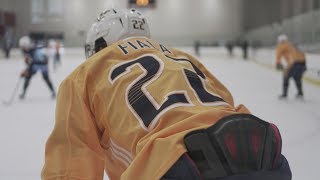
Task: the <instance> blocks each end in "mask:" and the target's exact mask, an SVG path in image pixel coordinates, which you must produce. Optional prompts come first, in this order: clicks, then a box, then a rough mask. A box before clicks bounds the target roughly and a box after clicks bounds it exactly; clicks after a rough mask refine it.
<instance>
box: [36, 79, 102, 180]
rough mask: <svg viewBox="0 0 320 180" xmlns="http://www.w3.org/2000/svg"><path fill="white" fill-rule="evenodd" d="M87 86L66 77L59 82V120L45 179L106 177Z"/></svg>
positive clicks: (47, 154)
mask: <svg viewBox="0 0 320 180" xmlns="http://www.w3.org/2000/svg"><path fill="white" fill-rule="evenodd" d="M84 89H85V88H84V87H82V86H80V85H77V83H75V82H74V81H73V80H70V79H67V80H65V81H64V82H63V83H62V85H61V86H60V89H59V93H58V97H57V105H56V121H55V126H54V129H53V132H52V134H51V135H50V137H49V139H48V141H47V143H46V151H45V165H44V167H43V170H42V173H41V176H42V179H43V180H55V179H59V180H64V179H68V180H69V179H83V180H95V179H103V174H104V156H103V150H102V148H101V146H100V143H99V139H100V136H101V133H100V132H99V130H98V128H97V126H96V123H95V120H94V116H93V115H92V114H91V111H90V109H89V105H88V102H87V101H86V99H85V97H86V96H85V94H84V93H85V90H84Z"/></svg>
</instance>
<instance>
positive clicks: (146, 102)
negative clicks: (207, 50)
mask: <svg viewBox="0 0 320 180" xmlns="http://www.w3.org/2000/svg"><path fill="white" fill-rule="evenodd" d="M166 58H168V59H170V60H172V61H175V62H176V63H184V62H185V61H187V62H189V63H191V65H192V67H193V70H189V69H186V68H184V67H182V66H181V68H182V71H181V73H183V74H184V76H185V77H186V78H185V80H186V83H188V85H189V87H190V88H191V89H192V92H194V93H195V95H196V97H197V98H198V100H199V101H200V103H201V104H203V105H207V106H210V105H212V104H214V103H216V102H223V99H221V98H220V97H219V96H217V95H215V94H212V93H210V92H208V91H207V90H206V89H205V86H204V81H203V79H204V78H205V76H204V75H203V73H202V72H201V71H200V70H199V69H198V68H197V67H196V66H195V65H194V64H193V63H192V62H191V61H189V60H187V59H175V58H170V57H166ZM134 66H138V67H139V68H140V69H141V70H142V71H143V73H142V74H141V75H140V76H138V77H137V78H136V79H135V80H134V81H133V82H132V83H131V84H130V85H129V86H128V87H127V89H126V95H125V96H126V97H125V98H126V102H127V105H128V108H129V109H130V110H131V112H132V113H133V114H134V115H135V117H136V118H137V120H138V121H139V123H140V125H141V126H142V128H143V129H145V130H146V131H150V130H152V129H153V128H154V126H155V125H156V124H157V122H158V120H159V118H160V116H161V115H162V114H163V113H165V112H167V111H169V110H170V109H173V108H175V107H179V106H192V103H191V101H190V98H189V97H188V94H187V91H181V90H180V91H178V90H177V91H173V92H170V93H168V95H167V96H166V97H164V99H165V101H164V102H163V103H162V104H158V103H157V102H156V101H155V99H154V98H153V97H152V95H151V94H150V93H149V92H148V91H147V89H146V87H147V86H148V85H150V84H152V83H153V82H155V81H157V79H158V78H159V77H160V75H161V74H162V73H163V69H164V68H165V67H164V66H165V65H164V62H163V61H162V60H161V59H160V58H159V57H157V56H155V55H150V54H149V55H144V56H141V57H139V58H137V59H134V60H131V61H125V62H121V63H119V64H117V65H115V66H114V67H113V68H112V69H111V71H110V74H109V81H110V83H111V84H114V83H116V82H117V81H118V80H119V79H121V77H123V76H126V75H128V74H129V73H130V72H131V71H132V68H133V67H134Z"/></svg>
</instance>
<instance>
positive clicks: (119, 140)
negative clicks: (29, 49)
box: [41, 37, 249, 180]
mask: <svg viewBox="0 0 320 180" xmlns="http://www.w3.org/2000/svg"><path fill="white" fill-rule="evenodd" d="M234 113H249V112H248V110H247V109H246V108H245V107H244V106H242V105H240V106H239V107H237V108H236V107H234V102H233V98H232V96H231V94H230V92H229V91H228V90H227V89H226V88H225V87H224V86H223V85H222V84H221V83H220V82H219V81H218V80H217V79H216V78H215V77H214V76H213V75H212V74H211V73H210V72H209V71H208V70H207V69H206V68H205V67H204V66H203V65H202V64H201V63H200V62H199V61H198V60H197V59H195V58H194V57H192V56H191V55H189V54H187V53H184V52H182V51H179V50H176V49H173V48H169V47H166V46H164V45H162V44H159V43H157V42H155V41H154V40H152V39H148V38H144V37H135V38H128V39H125V40H122V41H119V42H117V43H115V44H113V45H111V46H109V47H107V48H105V49H103V50H101V51H100V52H98V53H96V54H95V55H93V56H92V57H91V58H89V59H88V60H86V61H85V62H84V63H83V64H81V65H80V66H79V67H78V68H77V69H76V70H75V71H74V72H72V73H71V74H70V75H69V76H68V77H67V78H66V79H65V80H64V81H63V82H62V84H61V86H60V89H59V93H58V97H57V105H56V122H55V127H54V129H53V132H52V133H51V135H50V137H49V139H48V141H47V143H46V152H45V165H44V167H43V170H42V174H41V176H42V179H44V180H57V179H59V180H66V179H68V180H70V179H81V180H84V179H86V180H89V179H90V180H100V179H103V174H104V169H105V171H106V173H107V174H108V176H109V178H110V179H111V180H113V179H116V180H117V179H130V180H133V179H134V180H140V179H141V180H156V179H160V178H161V177H162V176H163V175H164V174H165V173H166V172H167V171H168V169H169V168H170V167H171V166H172V165H173V164H174V163H175V161H177V159H178V158H179V157H180V156H181V155H182V154H183V153H185V152H186V149H185V146H184V143H183V137H184V135H185V134H187V133H188V132H190V131H193V130H196V129H201V128H206V127H209V126H211V125H212V124H214V123H215V122H217V120H219V119H220V118H222V117H224V116H227V115H231V114H234Z"/></svg>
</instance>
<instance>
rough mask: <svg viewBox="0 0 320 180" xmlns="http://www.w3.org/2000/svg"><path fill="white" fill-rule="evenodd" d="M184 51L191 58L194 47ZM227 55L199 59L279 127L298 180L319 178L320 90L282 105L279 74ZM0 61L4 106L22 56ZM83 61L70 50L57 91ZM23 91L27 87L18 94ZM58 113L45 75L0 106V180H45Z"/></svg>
mask: <svg viewBox="0 0 320 180" xmlns="http://www.w3.org/2000/svg"><path fill="white" fill-rule="evenodd" d="M185 50H187V51H190V52H191V53H192V51H191V48H185ZM225 54H226V53H225V52H222V53H217V54H216V53H213V52H212V51H210V49H206V50H205V51H203V55H202V57H201V58H200V59H201V61H202V63H203V64H205V65H206V66H207V67H208V69H209V70H211V72H212V73H213V74H214V75H215V76H216V77H217V78H218V79H219V80H220V81H222V83H223V84H225V85H226V87H227V88H228V89H229V90H230V91H231V93H232V94H233V95H234V98H235V103H236V104H240V103H242V104H245V105H246V106H247V107H248V108H249V109H250V110H251V111H252V113H253V114H255V115H256V116H258V117H260V118H261V119H264V120H267V121H270V122H273V123H275V124H276V125H278V127H279V129H280V131H281V133H282V138H283V154H284V155H285V156H286V157H287V159H288V160H289V163H290V165H291V169H292V173H293V179H294V180H317V179H319V174H318V170H319V167H320V165H319V164H320V87H319V86H316V85H312V84H309V83H307V82H305V84H304V90H305V101H297V100H295V99H294V95H295V93H296V89H295V86H294V83H293V82H291V84H290V88H289V92H290V93H289V94H290V97H289V100H287V101H279V100H278V99H277V96H278V95H279V94H280V92H281V83H282V77H281V74H280V73H279V72H276V71H275V70H272V69H268V68H265V67H263V66H260V65H258V64H256V63H254V62H252V61H244V60H242V59H241V58H240V57H235V58H229V57H227V55H225ZM0 56H1V58H0V87H1V91H0V92H1V93H0V100H1V101H5V100H8V99H9V98H10V96H11V93H12V91H13V89H14V87H15V84H16V82H17V81H18V78H19V74H20V72H21V71H22V70H23V69H24V62H23V61H22V58H21V56H20V54H19V53H14V54H13V56H12V58H11V59H10V60H5V59H3V58H2V54H0ZM83 56H84V53H83V50H82V49H67V50H66V51H65V55H64V56H63V58H62V66H61V67H60V68H59V69H58V70H57V71H56V72H52V71H51V74H50V75H51V79H52V80H53V82H54V85H55V87H56V89H57V88H58V86H59V84H60V82H61V80H63V79H64V77H66V76H67V75H68V74H69V73H70V72H71V71H72V70H73V69H74V68H75V67H76V66H77V65H79V64H80V63H82V62H83V61H84V57H83ZM51 65H52V64H50V67H52V66H51ZM51 69H52V68H51ZM21 87H22V83H21V86H20V89H19V92H18V93H17V95H18V94H19V93H20V92H21ZM54 110H55V100H52V99H51V98H50V92H49V90H48V88H47V86H46V84H45V83H44V81H43V80H42V77H41V74H40V73H38V74H36V75H35V76H34V78H33V79H32V81H31V83H30V87H29V89H28V92H27V96H26V99H25V100H23V101H20V100H19V99H18V98H16V99H15V100H14V102H13V104H12V105H11V106H4V105H3V104H0V146H1V147H0V180H39V179H40V172H41V169H42V166H43V163H44V147H45V141H46V139H47V137H48V135H49V133H50V132H51V130H52V128H53V125H54Z"/></svg>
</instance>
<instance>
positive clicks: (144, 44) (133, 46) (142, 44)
mask: <svg viewBox="0 0 320 180" xmlns="http://www.w3.org/2000/svg"><path fill="white" fill-rule="evenodd" d="M118 47H119V48H120V49H121V51H122V52H123V53H124V54H128V53H129V52H130V50H132V51H136V50H139V49H144V48H149V49H157V50H158V51H162V52H163V53H169V54H172V53H171V51H170V50H169V49H168V48H166V47H165V46H164V45H162V44H159V43H154V44H152V43H151V42H150V41H148V40H146V39H144V40H138V39H135V40H131V41H127V42H124V43H123V44H119V45H118Z"/></svg>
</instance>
